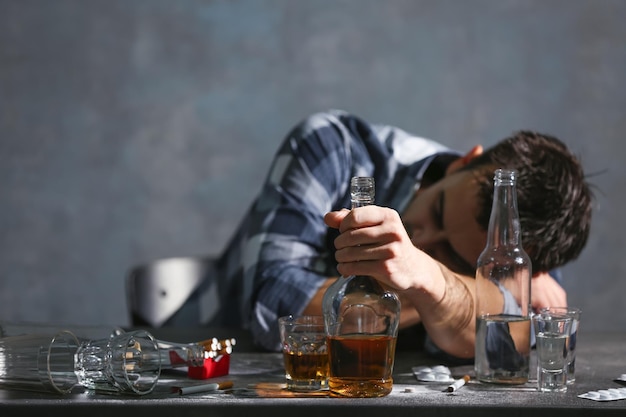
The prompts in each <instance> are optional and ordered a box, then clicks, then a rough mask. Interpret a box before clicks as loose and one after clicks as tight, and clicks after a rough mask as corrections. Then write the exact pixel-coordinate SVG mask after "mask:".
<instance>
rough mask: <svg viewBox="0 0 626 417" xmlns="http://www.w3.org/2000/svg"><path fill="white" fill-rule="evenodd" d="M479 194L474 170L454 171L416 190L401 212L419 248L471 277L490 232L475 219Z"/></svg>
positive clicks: (411, 236) (409, 232)
mask: <svg viewBox="0 0 626 417" xmlns="http://www.w3.org/2000/svg"><path fill="white" fill-rule="evenodd" d="M477 196H478V185H477V184H476V181H475V179H474V176H473V174H472V172H470V171H460V172H454V173H451V174H448V175H446V176H445V177H444V178H442V179H441V180H439V181H438V182H436V183H434V184H433V185H431V186H430V187H428V188H426V189H420V190H419V191H417V193H416V194H415V197H414V198H413V200H412V201H411V203H409V205H408V207H407V208H406V210H405V211H404V213H403V214H402V221H403V222H404V224H405V227H406V229H407V232H408V234H409V237H410V238H411V241H412V242H413V244H414V245H415V246H416V247H418V248H419V249H421V250H423V251H424V252H426V253H427V254H429V255H430V256H432V257H433V258H435V259H436V260H438V261H439V262H441V263H443V264H444V265H446V266H447V267H448V268H450V269H451V270H453V271H455V272H459V273H465V274H468V275H472V276H473V275H474V270H475V268H476V261H477V259H478V256H479V255H480V253H481V252H482V250H483V249H484V247H485V243H486V242H487V231H486V230H483V228H482V227H481V226H480V225H479V224H478V222H477V221H476V214H477V213H478V197H477Z"/></svg>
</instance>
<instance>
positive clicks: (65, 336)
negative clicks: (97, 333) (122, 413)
mask: <svg viewBox="0 0 626 417" xmlns="http://www.w3.org/2000/svg"><path fill="white" fill-rule="evenodd" d="M160 373H161V358H160V355H159V349H158V346H157V342H156V341H155V340H154V338H153V337H152V335H150V333H148V332H146V331H144V330H138V331H133V332H127V333H123V334H121V335H118V336H115V337H110V338H103V339H96V340H81V339H79V338H77V337H76V336H75V335H74V334H73V333H72V332H70V331H67V330H64V331H61V332H58V333H56V334H26V335H20V336H9V337H3V338H0V385H4V386H6V387H9V388H16V389H27V390H36V391H49V392H57V393H61V394H66V393H69V392H71V390H72V388H74V387H75V386H84V387H86V388H88V389H93V390H97V391H103V392H110V393H111V392H114V393H128V394H136V395H142V394H147V393H149V392H151V391H152V390H153V389H154V387H155V386H156V383H157V381H158V378H159V376H160Z"/></svg>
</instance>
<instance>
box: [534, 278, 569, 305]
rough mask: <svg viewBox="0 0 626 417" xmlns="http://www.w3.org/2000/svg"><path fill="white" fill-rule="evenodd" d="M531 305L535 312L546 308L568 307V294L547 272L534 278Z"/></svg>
mask: <svg viewBox="0 0 626 417" xmlns="http://www.w3.org/2000/svg"><path fill="white" fill-rule="evenodd" d="M531 285H532V290H531V292H530V293H531V296H530V298H531V300H530V302H531V304H532V306H533V310H534V311H539V310H540V309H542V308H544V307H567V293H566V292H565V290H564V289H563V287H561V286H560V285H559V283H558V282H556V280H555V279H554V278H552V277H551V276H550V274H548V273H547V272H542V273H539V274H537V275H535V276H533V279H532V283H531Z"/></svg>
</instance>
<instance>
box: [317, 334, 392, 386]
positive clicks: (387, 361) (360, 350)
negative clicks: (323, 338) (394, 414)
mask: <svg viewBox="0 0 626 417" xmlns="http://www.w3.org/2000/svg"><path fill="white" fill-rule="evenodd" d="M328 347H329V362H330V364H331V375H333V376H331V377H330V378H329V380H328V387H329V389H330V392H331V396H336V397H382V396H385V395H387V394H389V393H390V392H391V389H392V387H393V379H392V377H391V373H392V372H393V354H394V351H395V347H396V338H395V337H391V336H377V335H374V336H371V337H363V336H362V335H345V336H331V337H329V338H328Z"/></svg>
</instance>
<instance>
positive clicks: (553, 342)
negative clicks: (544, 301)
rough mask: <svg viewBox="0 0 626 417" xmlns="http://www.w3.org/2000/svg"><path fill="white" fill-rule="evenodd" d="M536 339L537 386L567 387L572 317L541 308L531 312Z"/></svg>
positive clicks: (552, 389) (555, 389)
mask: <svg viewBox="0 0 626 417" xmlns="http://www.w3.org/2000/svg"><path fill="white" fill-rule="evenodd" d="M532 322H533V327H534V330H535V336H536V339H537V389H538V390H539V391H541V392H564V391H567V356H568V351H569V347H568V345H569V340H570V331H571V328H572V318H571V317H569V316H568V315H567V314H564V313H555V312H552V311H541V312H539V313H538V314H535V315H533V316H532Z"/></svg>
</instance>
